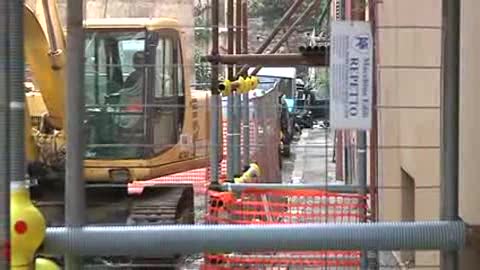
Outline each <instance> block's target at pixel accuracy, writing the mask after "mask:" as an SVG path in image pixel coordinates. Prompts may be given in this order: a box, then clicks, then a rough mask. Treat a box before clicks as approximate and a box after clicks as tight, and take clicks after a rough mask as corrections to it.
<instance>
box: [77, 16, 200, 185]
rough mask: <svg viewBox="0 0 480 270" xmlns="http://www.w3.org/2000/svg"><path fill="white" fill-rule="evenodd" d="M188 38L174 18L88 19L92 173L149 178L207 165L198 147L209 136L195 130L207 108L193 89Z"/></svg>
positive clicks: (108, 177)
mask: <svg viewBox="0 0 480 270" xmlns="http://www.w3.org/2000/svg"><path fill="white" fill-rule="evenodd" d="M112 20H115V22H112ZM182 44H183V42H182V33H181V31H179V30H178V28H177V26H176V22H175V21H173V20H169V19H156V20H151V19H125V20H123V19H122V20H118V19H97V20H95V21H94V22H92V21H87V24H86V40H85V59H86V63H85V100H86V103H85V105H86V114H87V119H86V133H87V134H86V138H87V141H88V142H87V149H86V153H85V158H86V167H87V168H88V167H89V166H88V165H89V164H92V163H89V162H94V167H95V169H94V170H87V178H89V179H90V178H92V179H94V180H98V181H105V180H107V181H118V180H119V179H118V177H115V176H112V175H118V174H121V175H122V177H120V178H122V179H123V181H124V180H125V178H128V179H129V181H131V180H132V179H133V180H138V179H139V180H143V179H148V178H153V177H158V176H161V175H165V174H168V173H174V172H177V171H184V170H185V169H188V168H192V169H193V168H198V167H201V166H204V165H206V162H207V156H206V155H199V154H198V153H195V150H194V149H193V147H192V146H193V145H194V144H195V143H196V142H195V141H198V140H199V139H202V138H201V137H203V139H207V135H208V134H207V133H205V132H202V134H199V132H198V130H197V131H196V130H195V129H199V128H200V126H199V125H198V120H199V118H203V119H202V122H203V121H206V120H207V119H206V117H203V116H206V111H204V113H203V114H202V115H200V114H199V112H198V111H195V110H196V108H195V107H198V102H199V101H198V99H197V98H195V97H192V93H191V91H190V89H188V88H187V87H186V84H187V80H188V78H187V76H186V75H187V74H186V72H185V70H184V65H183V63H184V55H185V53H184V48H183V46H182ZM203 100H204V101H207V100H206V97H205V98H203ZM200 102H201V101H200ZM192 104H193V105H195V104H197V106H190V105H192ZM207 104H208V103H205V105H207ZM197 109H198V108H197ZM204 127H205V128H206V125H204ZM199 135H200V136H199ZM199 158H200V159H199ZM131 161H137V163H136V164H138V165H137V166H133V167H132V166H131V163H128V162H131ZM129 164H130V166H129ZM166 164H168V165H169V166H162V165H166ZM172 164H176V165H174V166H172ZM99 165H100V166H99ZM102 167H103V168H102ZM166 167H170V170H167V171H165V170H166V169H165V168H166ZM155 168H158V170H161V171H162V172H160V171H158V170H157V171H156V169H155ZM167 169H168V168H167ZM118 171H121V173H117V172H118ZM163 171H165V173H164V172H163ZM88 173H90V175H88ZM90 176H91V177H90Z"/></svg>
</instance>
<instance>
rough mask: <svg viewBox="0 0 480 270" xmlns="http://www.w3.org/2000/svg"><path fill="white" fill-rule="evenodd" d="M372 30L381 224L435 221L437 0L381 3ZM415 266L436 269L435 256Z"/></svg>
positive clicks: (420, 258) (419, 258) (419, 256)
mask: <svg viewBox="0 0 480 270" xmlns="http://www.w3.org/2000/svg"><path fill="white" fill-rule="evenodd" d="M377 25H378V30H377V34H378V44H379V47H378V48H379V51H378V57H379V59H378V60H379V69H378V72H379V74H378V75H379V76H378V78H379V105H380V106H382V108H381V109H379V145H380V146H382V147H381V148H380V149H379V185H380V186H381V187H383V188H380V191H379V192H380V194H379V200H380V201H379V204H380V219H381V220H388V221H391V220H411V219H412V218H414V219H415V220H437V219H439V170H440V169H439V162H440V160H439V149H438V147H439V144H440V142H439V140H440V137H439V135H440V132H439V131H440V111H439V109H438V106H439V105H440V64H441V51H440V37H441V29H440V26H441V5H440V0H422V1H418V0H401V1H398V0H384V1H382V2H381V3H379V4H378V21H377ZM399 107H400V108H399ZM406 107H417V108H406ZM418 107H429V108H422V109H419V108H418ZM418 147H423V149H419V148H418ZM402 171H403V173H402ZM402 175H403V177H402ZM402 179H403V180H402ZM412 181H413V183H412ZM412 200H414V203H411V202H412ZM402 255H408V254H402ZM400 257H401V258H403V259H405V260H407V258H408V256H400ZM415 261H416V264H417V265H435V264H438V252H416V255H415Z"/></svg>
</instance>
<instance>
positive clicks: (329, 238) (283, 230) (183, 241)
mask: <svg viewBox="0 0 480 270" xmlns="http://www.w3.org/2000/svg"><path fill="white" fill-rule="evenodd" d="M465 231H466V226H465V224H464V223H463V222H460V221H451V222H449V221H431V222H403V223H396V222H392V223H370V224H365V223H354V224H348V223H343V224H328V223H324V224H296V225H291V224H281V225H280V224H279V225H258V224H255V225H185V226H181V225H179V226H171V225H170V226H169V225H165V226H111V227H84V228H48V229H47V236H46V240H45V246H44V249H45V250H44V251H45V252H47V253H51V254H61V253H64V252H69V253H72V254H76V255H77V256H79V255H81V256H93V255H95V256H142V257H157V256H169V255H176V254H193V253H200V252H254V251H272V250H275V251H281V250H285V251H298V250H361V249H364V250H439V249H442V250H458V249H461V248H463V247H464V245H465V235H466V232H465Z"/></svg>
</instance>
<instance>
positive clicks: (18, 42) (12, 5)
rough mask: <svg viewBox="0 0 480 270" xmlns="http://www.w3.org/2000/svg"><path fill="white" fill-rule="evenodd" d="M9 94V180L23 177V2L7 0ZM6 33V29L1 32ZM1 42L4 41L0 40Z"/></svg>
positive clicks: (22, 178) (20, 180)
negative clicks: (4, 31)
mask: <svg viewBox="0 0 480 270" xmlns="http://www.w3.org/2000/svg"><path fill="white" fill-rule="evenodd" d="M4 16H6V17H8V18H9V20H8V30H7V32H6V34H7V36H8V44H9V46H8V51H9V57H8V59H9V61H8V64H7V65H8V70H7V74H8V77H7V78H8V85H7V87H8V88H7V89H8V95H9V97H10V102H9V108H10V110H9V111H10V113H9V114H10V115H9V121H10V123H12V124H11V125H9V126H8V145H9V146H10V159H9V160H10V166H9V167H10V176H9V177H10V181H19V182H23V181H25V173H26V166H25V165H26V164H25V142H24V139H25V137H24V128H25V127H24V121H25V118H24V113H25V92H24V91H23V89H24V86H23V82H24V72H25V64H24V56H23V2H22V1H9V2H8V14H7V15H4ZM2 34H5V33H2ZM2 46H4V44H2Z"/></svg>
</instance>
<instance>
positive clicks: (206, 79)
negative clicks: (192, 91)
mask: <svg viewBox="0 0 480 270" xmlns="http://www.w3.org/2000/svg"><path fill="white" fill-rule="evenodd" d="M203 56H204V55H203V52H202V51H201V50H200V49H199V48H198V47H196V48H195V51H194V54H193V59H194V61H195V82H196V83H197V84H201V85H204V84H208V83H210V78H211V73H210V64H209V63H207V62H203V61H202V57H203Z"/></svg>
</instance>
